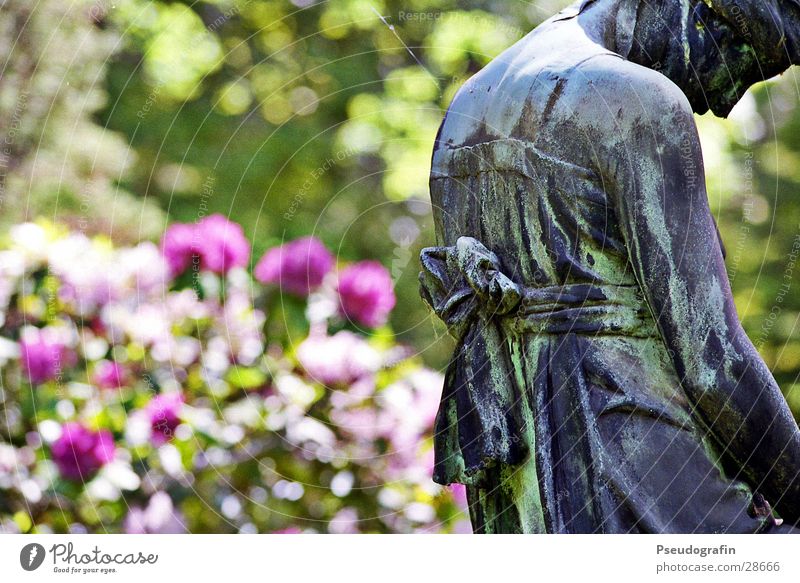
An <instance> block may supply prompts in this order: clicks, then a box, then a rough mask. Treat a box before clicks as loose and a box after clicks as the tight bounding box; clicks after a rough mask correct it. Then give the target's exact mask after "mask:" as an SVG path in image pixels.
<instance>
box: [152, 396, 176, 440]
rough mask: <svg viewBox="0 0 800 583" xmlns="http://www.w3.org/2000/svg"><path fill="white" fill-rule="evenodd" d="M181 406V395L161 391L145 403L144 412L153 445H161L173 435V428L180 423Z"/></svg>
mask: <svg viewBox="0 0 800 583" xmlns="http://www.w3.org/2000/svg"><path fill="white" fill-rule="evenodd" d="M181 407H183V395H181V394H180V393H162V394H161V395H157V396H155V397H153V399H152V400H151V401H150V402H149V403H148V404H147V406H146V407H145V412H146V413H147V415H148V417H149V419H150V427H151V428H152V433H151V439H152V441H153V444H154V445H156V446H158V445H163V444H164V443H166V442H168V441H169V440H170V439H172V436H173V435H175V429H176V428H177V427H178V425H180V424H181V417H180V413H181Z"/></svg>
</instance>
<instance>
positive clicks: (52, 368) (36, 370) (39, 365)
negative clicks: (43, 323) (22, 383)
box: [19, 328, 74, 384]
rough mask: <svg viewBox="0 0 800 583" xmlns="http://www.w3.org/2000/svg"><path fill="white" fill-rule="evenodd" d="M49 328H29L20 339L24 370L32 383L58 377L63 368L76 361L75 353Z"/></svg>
mask: <svg viewBox="0 0 800 583" xmlns="http://www.w3.org/2000/svg"><path fill="white" fill-rule="evenodd" d="M50 332H51V330H48V329H41V330H40V329H37V328H32V329H29V330H28V331H27V332H26V333H25V334H23V337H22V339H21V340H20V343H19V346H20V360H21V364H22V370H23V372H24V373H25V374H26V375H27V377H28V380H29V381H30V382H31V383H32V384H40V383H44V382H47V381H50V380H53V379H54V378H56V377H57V376H58V375H59V373H60V372H61V370H62V368H64V367H66V366H70V365H71V364H73V363H74V354H73V353H72V351H71V350H69V349H68V348H67V347H66V346H64V344H62V343H61V342H60V341H59V340H58V339H57V338H56V334H55V333H52V334H51V333H50Z"/></svg>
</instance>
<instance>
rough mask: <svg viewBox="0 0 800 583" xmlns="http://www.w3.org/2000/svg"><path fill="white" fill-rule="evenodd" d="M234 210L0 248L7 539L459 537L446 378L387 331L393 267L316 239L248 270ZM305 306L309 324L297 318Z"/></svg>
mask: <svg viewBox="0 0 800 583" xmlns="http://www.w3.org/2000/svg"><path fill="white" fill-rule="evenodd" d="M250 254H251V249H250V245H249V243H248V241H247V239H246V237H245V235H244V232H243V231H242V229H241V227H240V226H239V225H236V224H234V223H231V222H229V221H228V220H227V219H226V218H225V217H223V216H221V215H212V216H210V217H207V218H205V219H203V220H201V221H199V222H198V223H196V224H193V225H187V224H176V225H172V226H171V227H169V229H167V231H166V233H165V235H164V237H163V240H162V241H161V246H160V248H159V247H158V246H156V245H154V244H152V243H141V244H139V245H138V246H136V247H131V248H115V247H114V245H113V244H112V243H111V242H110V241H108V240H106V239H103V238H89V237H86V236H85V235H83V234H81V233H78V232H70V231H69V230H67V229H66V228H64V227H61V226H57V225H54V224H50V223H46V222H38V223H26V224H21V225H17V226H15V227H13V228H12V229H11V231H10V233H9V234H8V236H7V237H6V238H5V240H4V242H3V244H2V247H0V381H1V382H2V391H1V392H0V532H20V531H21V532H86V531H88V532H130V533H164V532H305V531H308V532H335V533H348V532H454V531H455V532H458V531H464V530H468V529H469V525H468V522H467V521H466V518H465V515H464V512H463V508H464V496H463V491H449V490H444V489H442V488H440V487H438V486H436V485H435V484H433V482H432V481H431V477H430V476H431V466H432V450H431V440H430V431H431V427H432V424H433V418H434V414H435V411H436V407H437V402H438V397H439V393H440V390H441V386H442V379H441V378H440V375H439V374H438V373H436V372H434V371H431V370H428V369H426V368H424V367H423V366H422V365H421V364H420V363H419V362H417V361H416V360H415V359H414V358H413V356H412V355H411V351H410V350H409V349H407V348H405V347H403V346H400V345H397V344H395V343H394V342H393V340H392V334H391V331H390V330H389V329H388V328H387V327H386V326H385V324H386V322H387V318H388V316H389V313H390V311H391V309H392V308H393V307H394V304H395V297H394V292H393V289H392V280H391V277H390V276H389V274H388V272H387V270H386V269H385V268H384V267H383V266H381V265H380V264H379V263H376V262H372V261H365V262H360V263H356V264H352V265H349V266H348V265H336V261H335V259H334V257H333V256H332V255H331V253H330V252H329V251H328V249H327V248H326V247H325V246H324V245H323V244H322V243H321V242H320V241H319V240H317V239H314V238H302V239H298V240H296V241H294V242H290V243H288V244H286V245H284V246H281V247H277V248H274V249H271V250H268V251H267V253H266V254H265V256H264V257H262V258H261V259H260V260H259V261H257V262H254V263H255V264H256V268H255V270H254V272H255V273H254V278H253V277H251V276H250V274H249V273H248V271H247V267H248V265H249V264H250ZM298 314H299V316H298Z"/></svg>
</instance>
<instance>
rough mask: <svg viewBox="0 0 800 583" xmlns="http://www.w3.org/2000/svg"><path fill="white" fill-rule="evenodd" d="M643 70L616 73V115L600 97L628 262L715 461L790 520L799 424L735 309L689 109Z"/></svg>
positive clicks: (799, 476)
mask: <svg viewBox="0 0 800 583" xmlns="http://www.w3.org/2000/svg"><path fill="white" fill-rule="evenodd" d="M649 76H650V73H649V72H648V73H647V74H645V79H644V82H642V83H640V82H638V80H637V79H636V78H630V79H626V80H625V87H620V88H619V91H617V92H616V94H617V95H623V96H625V97H624V108H625V110H624V111H622V112H621V113H619V112H618V111H617V107H616V105H614V101H613V98H614V96H613V95H609V96H608V99H607V100H604V101H603V103H604V104H605V105H606V106H608V108H609V110H608V112H609V113H613V114H614V118H615V121H614V122H613V123H614V125H615V128H616V134H615V137H614V138H612V140H611V142H612V143H611V144H610V147H609V149H608V151H607V157H606V162H605V164H604V166H605V168H604V169H603V172H604V174H605V175H606V176H607V177H608V178H609V180H611V181H612V182H613V189H614V191H615V197H616V199H617V200H616V203H617V207H618V218H619V221H620V223H621V226H622V229H623V232H624V234H625V239H626V243H627V247H628V250H629V256H630V263H631V265H632V267H633V270H634V271H635V274H636V277H637V279H638V281H639V283H640V285H641V287H642V290H643V292H644V294H645V296H646V300H647V302H648V304H649V307H650V309H651V311H652V313H653V316H654V317H655V319H656V321H657V324H658V328H659V330H660V332H661V335H662V337H663V339H664V342H665V344H666V346H667V348H668V350H669V354H670V356H671V358H672V361H673V363H674V365H675V368H676V370H677V372H678V374H679V376H680V378H681V383H682V386H683V388H684V391H685V392H686V394H687V396H688V398H689V400H690V402H691V404H692V406H693V407H694V408H695V413H696V415H697V416H698V417H699V419H700V420H701V421H702V422H703V423H704V424H705V426H706V427H707V428H708V429H709V430H710V432H711V434H712V435H713V436H714V438H715V439H716V441H717V442H718V445H719V448H720V450H721V451H722V452H723V455H724V457H725V458H726V459H727V460H728V461H730V462H733V463H734V464H735V465H736V467H738V468H742V469H743V471H744V475H745V476H746V477H747V478H748V481H749V482H750V483H751V484H752V485H753V486H754V487H755V488H756V489H758V490H759V491H760V492H762V493H763V494H764V495H765V496H766V497H767V499H768V500H769V501H770V502H771V503H772V504H773V505H775V506H776V508H777V509H778V511H779V512H780V513H781V515H782V516H783V518H784V519H787V520H789V521H792V522H795V523H797V522H798V521H800V430H798V427H797V424H796V422H795V420H794V418H793V417H792V414H791V411H790V410H789V407H788V405H787V404H786V401H785V399H784V397H783V395H782V394H781V391H780V389H779V387H778V385H777V384H776V382H775V380H774V378H773V377H772V374H771V373H770V371H769V369H768V368H767V366H766V364H765V363H764V362H763V360H762V359H761V357H760V356H759V354H758V352H757V351H756V349H755V347H754V346H753V344H752V343H751V342H750V340H749V339H748V337H747V335H746V334H745V332H744V330H743V329H742V327H741V324H740V322H739V318H738V316H737V314H736V309H735V306H734V302H733V298H732V295H731V291H730V284H729V281H728V277H727V273H726V270H725V265H724V261H723V256H722V252H721V249H720V245H719V241H718V238H717V233H716V227H715V225H714V222H713V218H712V215H711V212H710V209H709V206H708V200H707V195H706V188H705V176H704V171H703V163H702V153H701V149H700V142H699V139H698V135H697V128H696V125H695V122H694V118H693V116H692V112H691V109H690V107H689V104H688V102H687V101H686V99H685V98H684V96H683V95H682V94H681V93H679V92H678V93H677V94H676V93H675V91H677V88H675V87H674V86H671V84H670V83H669V82H667V81H666V80H664V81H661V80H658V83H656V84H655V85H654V79H652V78H650V77H649ZM659 77H660V76H659ZM609 100H610V101H609ZM617 101H618V102H619V103H620V104H622V98H620V97H617Z"/></svg>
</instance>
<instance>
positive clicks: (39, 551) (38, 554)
mask: <svg viewBox="0 0 800 583" xmlns="http://www.w3.org/2000/svg"><path fill="white" fill-rule="evenodd" d="M44 555H45V552H44V547H43V546H42V545H40V544H39V543H30V544H27V545H25V546H24V547H22V550H21V551H20V552H19V564H20V565H22V568H23V569H25V570H26V571H35V570H36V569H38V568H39V567H41V565H42V563H43V562H44Z"/></svg>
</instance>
